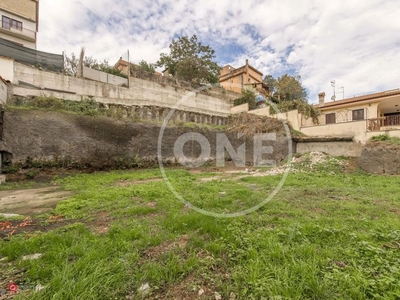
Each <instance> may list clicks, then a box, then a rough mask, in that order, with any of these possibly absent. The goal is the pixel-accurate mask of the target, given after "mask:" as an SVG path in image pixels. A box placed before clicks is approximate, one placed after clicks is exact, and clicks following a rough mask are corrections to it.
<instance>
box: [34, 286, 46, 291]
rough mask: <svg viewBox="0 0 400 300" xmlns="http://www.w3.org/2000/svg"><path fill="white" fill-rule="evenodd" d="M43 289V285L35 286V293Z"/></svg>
mask: <svg viewBox="0 0 400 300" xmlns="http://www.w3.org/2000/svg"><path fill="white" fill-rule="evenodd" d="M44 288H45V286H44V285H41V284H38V285H37V286H35V292H39V291H41V290H43V289H44Z"/></svg>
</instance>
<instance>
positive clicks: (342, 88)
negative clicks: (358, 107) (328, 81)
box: [339, 86, 344, 99]
mask: <svg viewBox="0 0 400 300" xmlns="http://www.w3.org/2000/svg"><path fill="white" fill-rule="evenodd" d="M339 89H341V90H342V91H341V92H339V93H342V94H343V99H344V86H341V87H340V88H339Z"/></svg>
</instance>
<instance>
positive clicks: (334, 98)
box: [331, 80, 336, 101]
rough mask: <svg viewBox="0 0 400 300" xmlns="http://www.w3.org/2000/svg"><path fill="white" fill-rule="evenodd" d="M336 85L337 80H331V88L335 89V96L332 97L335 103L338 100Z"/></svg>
mask: <svg viewBox="0 0 400 300" xmlns="http://www.w3.org/2000/svg"><path fill="white" fill-rule="evenodd" d="M335 85H336V82H335V80H331V86H332V87H333V96H332V97H331V100H333V101H335V100H336V90H335Z"/></svg>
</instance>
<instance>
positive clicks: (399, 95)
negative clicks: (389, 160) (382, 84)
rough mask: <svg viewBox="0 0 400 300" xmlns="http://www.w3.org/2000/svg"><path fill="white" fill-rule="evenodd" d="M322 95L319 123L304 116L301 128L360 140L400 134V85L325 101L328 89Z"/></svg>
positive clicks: (319, 106)
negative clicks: (399, 86) (387, 89)
mask: <svg viewBox="0 0 400 300" xmlns="http://www.w3.org/2000/svg"><path fill="white" fill-rule="evenodd" d="M318 97H319V104H317V105H315V106H316V107H317V108H318V109H319V110H320V111H321V112H322V114H321V116H320V118H319V125H315V124H312V122H311V120H306V119H305V118H304V117H302V118H301V125H300V130H301V132H303V133H305V134H307V135H310V136H343V135H348V136H354V137H355V140H358V141H365V140H367V139H368V138H369V137H371V136H373V135H376V134H382V133H388V134H389V135H393V136H400V89H395V90H389V91H384V92H379V93H373V94H368V95H363V96H358V97H352V98H347V99H343V100H339V101H330V102H325V93H320V94H318Z"/></svg>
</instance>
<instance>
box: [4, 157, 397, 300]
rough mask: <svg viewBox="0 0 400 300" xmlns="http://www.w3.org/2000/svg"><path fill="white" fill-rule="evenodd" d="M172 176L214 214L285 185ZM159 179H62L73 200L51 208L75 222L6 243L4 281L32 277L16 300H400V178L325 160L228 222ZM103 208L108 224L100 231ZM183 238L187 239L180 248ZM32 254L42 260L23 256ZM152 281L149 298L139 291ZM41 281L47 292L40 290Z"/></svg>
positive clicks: (146, 173) (152, 173)
mask: <svg viewBox="0 0 400 300" xmlns="http://www.w3.org/2000/svg"><path fill="white" fill-rule="evenodd" d="M342 160H343V159H342ZM167 174H168V176H169V179H170V181H171V183H172V184H173V185H174V187H175V188H176V190H177V191H178V192H179V193H181V194H182V195H183V196H184V197H185V199H187V200H190V202H191V203H193V204H195V205H197V206H199V207H201V208H204V209H207V210H212V211H215V212H232V211H237V210H242V209H245V208H248V207H250V206H252V205H254V204H255V203H257V202H259V201H261V200H262V199H264V198H265V197H266V196H267V195H268V193H269V192H270V191H271V189H272V188H273V187H274V186H276V184H278V182H279V180H280V178H281V177H280V176H265V177H244V178H240V179H235V180H230V179H232V176H233V175H226V176H225V177H224V178H218V179H215V180H212V181H206V182H202V181H201V180H200V178H204V177H210V176H212V175H215V174H212V173H207V174H198V173H196V174H191V173H189V172H188V171H186V170H182V169H171V170H167ZM161 177H162V176H161V174H160V172H159V171H158V169H152V170H138V171H137V170H135V171H114V172H99V173H94V174H84V175H74V176H70V177H67V178H64V179H58V180H57V182H58V183H59V184H61V185H63V186H64V188H65V189H68V190H72V191H74V192H75V194H74V196H72V197H71V198H69V199H68V200H65V201H62V202H60V203H59V204H58V205H57V207H56V208H55V210H54V212H53V213H55V214H61V215H63V216H65V218H67V219H69V220H70V221H71V222H72V223H71V224H70V225H68V226H65V227H61V228H58V229H56V230H53V231H49V232H47V233H38V234H36V235H33V236H29V237H25V236H24V235H16V236H13V237H11V239H10V240H9V241H1V242H0V256H4V257H7V258H8V262H7V263H5V262H0V267H1V270H2V271H0V281H1V279H4V280H2V281H1V282H3V281H5V280H6V279H7V280H11V279H12V278H13V275H7V276H5V275H4V274H10V272H11V271H10V270H11V268H17V269H24V270H26V271H25V273H23V277H22V278H20V279H19V281H18V282H17V283H18V284H20V285H21V286H25V290H22V292H21V294H19V295H17V297H16V299H18V298H20V299H26V298H28V299H125V297H126V296H128V297H131V298H132V299H141V297H142V298H146V299H157V297H158V299H179V298H180V297H181V298H183V296H182V295H183V294H182V293H183V292H182V291H185V292H186V293H187V294H186V296H187V297H189V298H193V299H195V298H196V296H197V291H198V290H199V289H200V288H204V289H206V290H207V291H208V294H207V293H206V297H205V298H204V299H214V298H213V297H212V296H213V293H214V292H218V293H219V294H221V295H222V297H223V299H229V297H230V295H232V294H234V295H235V296H236V299H398V298H399V297H400V285H399V284H398V282H399V279H400V267H399V266H400V249H399V248H400V230H399V228H400V219H399V214H400V196H399V195H400V194H399V184H400V177H397V176H375V175H368V174H365V173H362V172H355V173H351V174H350V173H343V172H340V169H339V166H338V165H335V164H334V163H328V166H326V167H325V168H323V167H321V166H320V167H316V168H315V169H314V172H313V173H303V172H299V173H295V174H290V175H289V176H288V178H287V181H286V183H285V185H284V186H283V188H282V189H281V191H280V193H279V194H277V196H276V197H275V198H274V199H273V200H272V201H271V202H269V203H267V204H266V205H265V206H263V207H262V208H261V209H259V210H258V211H256V212H253V213H251V214H249V215H246V216H244V217H239V218H231V219H221V218H214V217H209V216H204V215H202V214H199V213H197V212H194V211H192V210H190V209H188V208H186V207H184V205H183V204H182V203H180V202H179V201H178V200H177V199H176V198H175V196H174V195H173V194H172V193H171V192H170V191H169V189H168V188H167V186H166V184H165V183H164V181H155V180H154V179H156V178H161ZM139 181H142V183H138V182H139ZM220 192H225V193H226V194H225V196H223V197H221V195H220ZM102 212H103V213H104V212H108V214H109V217H110V218H111V219H110V221H109V222H110V224H109V226H110V227H109V230H108V231H107V232H106V233H103V234H97V233H95V231H94V230H93V226H95V225H96V219H97V218H98V214H99V213H102ZM183 237H187V244H184V245H183V246H179V243H180V241H182V239H183ZM156 250H157V251H156ZM32 253H42V254H43V256H42V257H40V258H39V259H37V260H25V261H24V260H22V256H23V255H27V254H32ZM7 270H8V271H7ZM11 273H12V272H11ZM7 282H8V281H7ZM144 283H149V285H150V292H149V294H147V295H140V294H139V293H138V289H139V287H140V286H141V285H142V284H144ZM37 284H41V285H44V286H46V288H45V289H44V290H42V291H40V292H33V289H34V287H35V286H36V285H37ZM0 288H4V287H3V286H0ZM177 291H180V294H179V293H178V292H177ZM211 292H212V293H211ZM207 297H208V298H207Z"/></svg>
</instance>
